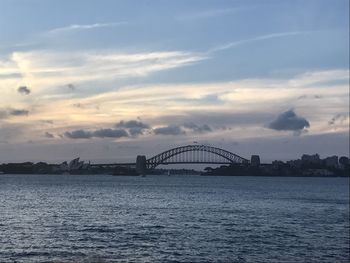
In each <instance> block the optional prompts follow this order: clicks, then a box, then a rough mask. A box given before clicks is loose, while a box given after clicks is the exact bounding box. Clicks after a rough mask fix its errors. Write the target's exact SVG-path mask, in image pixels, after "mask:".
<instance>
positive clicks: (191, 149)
mask: <svg viewBox="0 0 350 263" xmlns="http://www.w3.org/2000/svg"><path fill="white" fill-rule="evenodd" d="M201 163H203V164H206V163H207V164H248V163H249V161H248V160H247V159H245V158H243V157H241V156H239V155H237V154H234V153H232V152H229V151H226V150H224V149H220V148H217V147H213V146H208V145H197V144H194V145H186V146H181V147H176V148H173V149H170V150H167V151H165V152H162V153H160V154H157V155H155V156H153V157H152V158H149V159H146V157H145V156H143V155H139V156H138V157H137V159H136V169H137V170H138V171H139V172H140V173H142V171H144V170H145V169H154V168H155V167H157V166H158V165H161V164H165V165H167V164H201Z"/></svg>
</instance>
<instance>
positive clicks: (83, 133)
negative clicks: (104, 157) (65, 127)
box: [64, 130, 92, 139]
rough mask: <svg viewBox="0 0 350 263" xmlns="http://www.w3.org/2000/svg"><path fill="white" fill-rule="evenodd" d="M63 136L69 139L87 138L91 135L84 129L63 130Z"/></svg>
mask: <svg viewBox="0 0 350 263" xmlns="http://www.w3.org/2000/svg"><path fill="white" fill-rule="evenodd" d="M64 136H65V137H67V138H70V139H89V138H91V137H92V133H91V132H89V131H84V130H75V131H71V132H65V133H64Z"/></svg>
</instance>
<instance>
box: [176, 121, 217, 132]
mask: <svg viewBox="0 0 350 263" xmlns="http://www.w3.org/2000/svg"><path fill="white" fill-rule="evenodd" d="M183 127H184V128H186V129H190V130H193V131H194V132H198V133H203V132H211V131H212V129H211V128H210V126H209V125H207V124H204V125H197V124H195V123H193V122H186V123H184V125H183Z"/></svg>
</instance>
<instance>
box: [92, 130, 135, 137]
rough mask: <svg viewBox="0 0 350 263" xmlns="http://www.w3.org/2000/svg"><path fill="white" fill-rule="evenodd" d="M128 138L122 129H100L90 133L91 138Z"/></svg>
mask: <svg viewBox="0 0 350 263" xmlns="http://www.w3.org/2000/svg"><path fill="white" fill-rule="evenodd" d="M128 136H129V135H128V133H127V132H126V131H125V130H123V129H100V130H96V131H94V132H93V133H92V137H98V138H121V137H128Z"/></svg>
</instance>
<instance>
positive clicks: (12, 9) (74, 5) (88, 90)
mask: <svg viewBox="0 0 350 263" xmlns="http://www.w3.org/2000/svg"><path fill="white" fill-rule="evenodd" d="M194 141H196V142H198V143H201V144H207V145H212V146H216V147H219V148H223V149H226V150H228V151H231V152H233V153H236V154H238V155H240V156H242V157H245V158H248V159H249V158H250V156H251V155H252V154H259V155H260V158H261V159H262V161H264V162H270V161H272V160H276V159H278V160H289V159H297V158H300V156H301V154H303V153H307V154H314V153H319V154H320V155H321V157H326V156H330V155H339V156H342V155H346V156H348V155H349V1H348V0H308V1H305V0H301V1H298V0H284V1H280V0H264V1H261V0H256V1H254V0H248V1H247V0H244V1H243V0H242V1H233V0H232V1H223V0H217V1H209V0H179V1H170V0H169V1H166V0H153V1H150V0H144V1H136V0H128V1H126V0H125V1H118V0H75V1H71V0H60V1H53V0H0V163H3V162H21V161H34V162H35V161H47V162H53V163H55V162H61V161H65V160H71V159H73V158H75V157H78V156H80V157H81V158H82V159H83V160H90V161H92V162H94V163H98V162H119V161H122V162H123V161H134V160H135V158H136V155H138V154H144V155H146V156H147V157H148V158H149V157H152V156H153V155H155V154H157V153H159V152H162V151H165V150H168V149H170V148H173V147H176V146H180V145H188V144H192V143H193V142H194Z"/></svg>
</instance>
